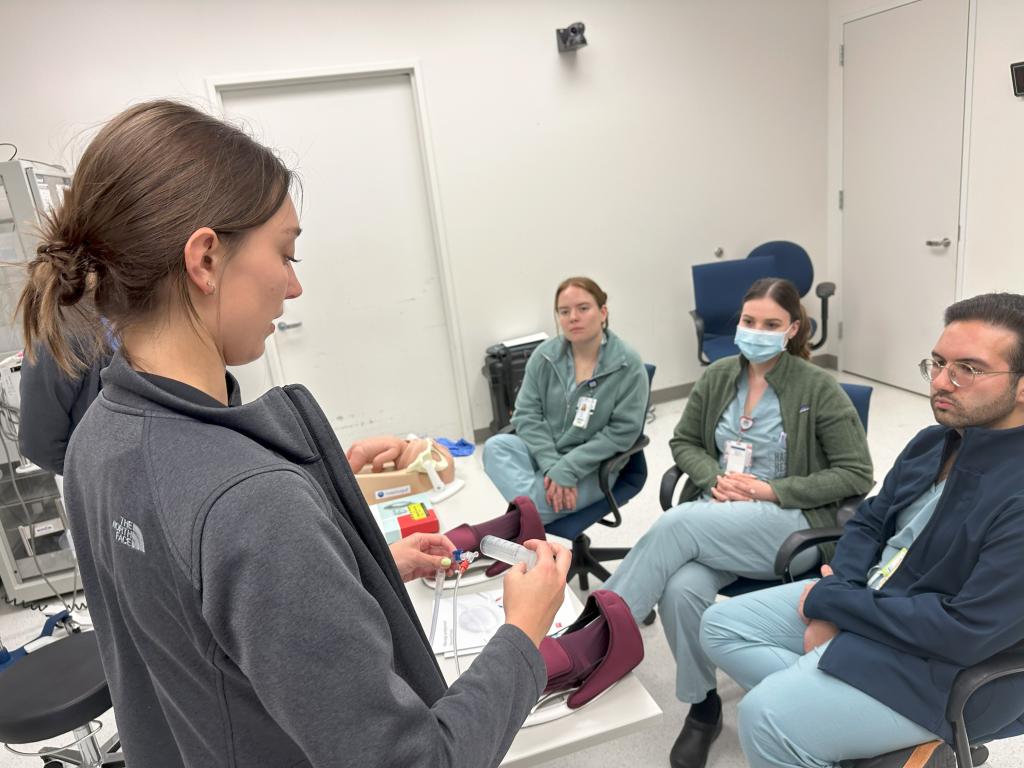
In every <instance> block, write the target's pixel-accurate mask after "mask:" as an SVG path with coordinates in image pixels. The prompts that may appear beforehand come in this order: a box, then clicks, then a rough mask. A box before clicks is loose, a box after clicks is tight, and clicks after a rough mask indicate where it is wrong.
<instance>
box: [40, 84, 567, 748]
mask: <svg viewBox="0 0 1024 768" xmlns="http://www.w3.org/2000/svg"><path fill="white" fill-rule="evenodd" d="M291 183H292V175H291V172H290V171H289V170H288V169H287V168H285V166H284V165H283V164H282V163H281V161H280V160H279V159H278V158H277V157H276V156H275V155H274V153H272V152H271V151H269V150H268V149H266V148H265V147H262V146H260V145H259V144H258V143H256V142H255V141H253V140H252V139H251V138H249V137H248V136H246V135H244V134H243V133H241V132H240V131H238V130H237V129H235V128H233V127H230V126H228V125H225V124H224V123H222V122H220V121H218V120H216V119H214V118H212V117H210V116H208V115H205V114H203V113H201V112H199V111H197V110H195V109H193V108H191V107H188V106H185V105H182V104H177V103H173V102H167V101H155V102H148V103H144V104H140V105H138V106H135V107H132V108H130V109H128V110H126V111H125V112H123V113H121V114H120V115H118V116H117V117H115V118H114V119H113V120H112V121H111V122H109V123H108V124H107V125H106V126H105V127H104V128H103V129H102V130H101V131H100V132H99V134H98V135H97V136H96V138H95V139H94V140H93V141H92V142H91V144H90V146H89V148H88V149H87V150H86V152H85V153H84V154H83V156H82V159H81V162H80V164H79V166H78V169H77V171H76V173H75V176H74V181H73V182H72V185H71V189H70V190H69V191H68V193H67V195H66V196H65V199H64V202H63V205H62V206H60V207H59V208H58V209H57V211H56V212H55V213H54V214H53V215H52V217H51V218H50V220H49V221H48V222H47V223H46V225H45V227H44V233H43V240H42V244H41V245H40V247H39V250H38V254H37V256H36V258H35V259H33V260H32V262H31V263H30V264H29V267H28V270H29V280H28V283H27V286H26V288H25V290H24V293H23V295H22V298H21V305H20V307H21V310H22V312H23V315H24V332H25V343H26V348H27V349H29V350H31V349H34V348H35V346H36V344H41V345H43V346H44V347H45V348H46V349H47V350H48V351H49V352H50V353H51V354H52V355H53V358H54V359H55V360H56V361H57V363H58V364H59V365H60V366H61V368H62V369H64V371H66V372H67V373H69V374H73V373H74V372H75V371H76V370H81V369H82V368H83V367H84V366H86V365H88V364H89V363H90V360H89V359H87V358H88V355H83V354H82V353H81V350H80V349H77V348H70V347H69V346H68V344H67V343H66V341H65V339H66V338H68V336H69V335H70V334H69V333H68V331H69V330H71V329H73V330H74V332H75V334H78V335H79V336H80V335H81V334H86V335H88V334H90V333H91V334H93V335H94V338H95V340H96V342H97V344H96V348H100V347H101V344H100V343H99V342H100V341H102V335H103V334H104V333H106V331H105V329H104V328H103V326H102V325H101V324H100V323H99V321H98V319H97V315H96V313H97V312H98V313H99V315H101V316H103V317H104V318H106V319H107V320H108V321H109V323H110V325H111V327H112V329H113V331H114V332H115V334H116V336H117V338H118V339H119V341H120V351H119V352H118V353H117V354H116V355H115V356H114V359H113V361H112V362H111V364H110V366H109V367H108V368H106V369H105V370H104V371H103V374H102V377H103V388H102V392H101V394H100V396H99V397H98V398H97V400H96V401H95V402H94V403H93V405H92V406H91V407H90V408H89V411H88V412H87V413H86V415H85V417H84V418H83V420H82V421H81V422H80V424H79V425H78V428H77V429H76V431H75V433H74V436H73V437H72V440H71V445H70V448H69V451H68V455H67V460H66V463H65V471H66V477H65V480H66V493H67V501H68V512H69V515H70V518H71V526H72V531H73V534H74V538H75V541H76V543H77V545H78V555H79V558H80V563H81V569H82V578H83V581H84V583H85V591H86V595H87V597H88V600H89V607H90V611H91V613H92V617H93V620H94V622H95V626H96V634H97V637H98V640H99V646H100V649H101V654H102V657H103V666H104V670H105V671H106V674H107V679H108V681H109V683H110V690H111V694H112V697H113V702H114V709H115V713H116V716H117V724H118V728H119V732H120V736H121V741H122V745H123V749H124V753H125V756H126V758H127V760H128V763H129V765H136V766H145V767H146V768H164V767H165V766H166V767H167V768H170V767H172V766H173V767H174V768H180V767H182V766H188V767H189V768H195V767H198V766H218V767H220V766H245V768H251V767H252V766H342V765H345V766H347V765H352V766H368V765H373V766H403V767H405V766H424V768H426V767H427V766H429V767H430V768H438V766H465V767H466V768H470V767H472V768H478V767H479V766H494V765H497V764H498V763H499V762H500V761H501V758H502V757H503V755H504V754H505V751H506V750H507V749H508V746H509V744H510V743H511V742H512V739H513V738H514V736H515V734H516V731H517V730H518V729H519V726H520V725H521V724H522V722H523V720H524V719H525V718H526V715H527V714H528V712H529V710H530V708H531V706H532V705H533V704H534V703H535V702H536V701H537V698H538V696H539V694H540V692H541V691H542V690H543V688H544V685H545V683H546V672H545V667H544V663H543V660H542V659H541V656H540V653H539V652H538V650H537V646H538V645H539V643H540V640H541V638H542V637H543V634H544V632H545V631H546V629H547V628H548V627H549V626H550V625H551V621H552V618H553V616H554V612H555V610H556V609H557V607H558V605H559V604H560V603H561V600H562V595H563V589H564V585H565V575H566V572H567V570H568V566H569V559H570V558H569V553H568V552H566V551H565V550H564V549H562V548H560V547H557V546H554V545H548V544H545V543H543V542H536V543H533V544H531V546H533V547H534V548H535V549H536V550H537V552H538V554H539V555H541V557H540V564H539V565H538V566H537V567H535V568H534V569H532V570H531V571H530V572H529V573H525V572H524V571H523V570H522V568H520V569H513V570H512V571H510V572H509V574H508V576H507V577H506V579H505V583H504V586H505V611H506V620H507V623H506V624H505V625H504V626H503V627H502V628H501V629H500V630H499V631H498V633H497V635H495V637H494V639H493V640H492V641H491V642H490V643H489V644H488V646H487V647H486V648H485V649H484V651H483V653H482V654H481V655H480V657H479V658H478V659H477V660H476V661H475V662H474V663H473V665H472V667H470V668H469V669H468V670H467V671H466V673H465V674H463V675H462V677H460V678H459V679H458V680H457V681H456V682H455V683H454V684H453V685H452V686H451V687H450V688H449V687H447V686H446V684H445V681H444V678H443V677H442V675H441V672H440V670H439V668H438V666H437V663H436V661H435V659H434V656H433V654H432V652H431V650H430V647H429V645H428V644H427V641H426V638H425V637H424V633H423V630H422V628H421V626H420V624H419V622H418V620H417V618H416V615H415V613H414V612H413V610H412V607H411V605H410V603H409V598H408V595H407V594H406V593H405V588H404V585H403V584H402V582H403V581H408V580H410V579H413V578H416V577H418V576H421V575H424V574H432V573H433V572H434V571H435V569H436V568H438V567H439V566H441V565H443V564H444V559H443V558H445V557H446V556H448V555H450V554H451V543H450V542H449V541H448V540H447V539H446V538H445V537H444V536H441V535H436V534H435V535H422V534H421V535H417V536H415V537H412V538H409V539H404V540H402V541H401V542H398V543H396V544H394V545H392V546H391V547H390V549H389V548H388V546H387V545H386V544H385V543H384V541H383V539H382V538H381V536H380V534H379V532H378V531H377V530H376V528H375V526H373V524H372V522H369V517H368V514H369V513H368V510H367V509H366V506H365V504H364V502H363V501H362V499H361V497H360V496H359V494H358V492H357V491H356V490H355V484H354V482H353V481H352V478H351V474H350V470H349V468H348V466H347V464H346V463H345V462H344V459H343V458H342V454H341V453H340V451H339V450H338V449H337V442H336V440H335V439H334V438H333V434H330V435H329V436H328V437H324V436H323V431H322V430H321V432H320V433H318V432H317V427H318V426H323V425H324V424H325V423H326V422H325V420H324V418H323V415H322V413H321V412H320V411H319V409H318V408H317V407H316V406H315V403H312V401H311V400H310V401H309V403H312V404H311V405H310V404H309V403H307V404H306V405H305V406H304V407H305V410H303V408H302V407H299V406H297V401H296V393H298V395H299V396H300V399H301V396H302V395H304V394H305V393H304V390H294V389H293V390H290V391H285V390H281V389H272V390H270V391H269V392H267V393H266V394H265V395H264V396H262V397H260V398H259V399H258V400H256V401H255V402H252V403H248V404H245V405H242V404H241V400H240V397H239V393H238V387H237V385H236V382H235V380H234V379H233V378H232V377H231V375H230V374H228V373H227V371H226V366H228V365H240V364H243V363H247V362H249V361H252V360H255V359H257V358H258V357H259V356H260V355H261V354H262V353H263V348H264V342H265V340H266V337H267V336H269V335H270V333H272V331H273V320H274V319H275V318H276V317H278V316H280V315H281V313H282V311H283V305H284V302H285V301H286V300H288V299H292V298H295V297H297V296H298V295H299V294H300V293H301V291H302V289H301V286H300V285H299V281H298V278H297V277H296V274H295V271H294V266H293V265H294V263H295V262H296V261H297V260H296V259H295V240H296V237H297V236H298V234H299V226H298V217H297V216H296V213H295V208H294V206H293V204H292V201H291V198H290V195H289V189H290V186H291ZM89 348H90V347H89V345H84V346H83V347H82V349H86V350H87V349H89ZM83 358H86V359H83ZM310 414H312V416H311V417H310ZM311 425H312V426H311ZM326 432H327V433H330V430H329V428H328V429H327V430H326ZM318 434H319V438H318Z"/></svg>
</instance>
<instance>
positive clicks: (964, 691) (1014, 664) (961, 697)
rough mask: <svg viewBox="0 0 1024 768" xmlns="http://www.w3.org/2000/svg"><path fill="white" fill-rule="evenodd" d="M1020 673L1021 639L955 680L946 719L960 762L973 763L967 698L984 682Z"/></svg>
mask: <svg viewBox="0 0 1024 768" xmlns="http://www.w3.org/2000/svg"><path fill="white" fill-rule="evenodd" d="M1021 673H1024V643H1018V644H1017V645H1015V646H1013V647H1011V648H1007V649H1006V650H1005V651H1002V652H1001V653H997V654H996V655H995V656H992V657H991V658H989V659H985V661H982V662H980V663H978V664H975V665H974V666H973V667H968V668H967V669H963V670H961V671H960V673H959V674H958V675H957V676H956V678H955V679H954V680H953V689H952V690H951V691H950V693H949V699H948V700H947V701H946V720H947V721H948V722H949V723H950V725H952V726H953V751H954V752H955V753H956V761H957V765H958V766H962V767H964V768H970V767H971V766H973V765H974V761H973V756H972V752H971V743H970V739H969V737H968V734H967V722H966V721H965V720H964V707H966V706H967V700H968V699H970V698H971V695H972V694H973V693H974V692H975V691H977V690H978V689H979V688H981V687H982V686H983V685H985V684H987V683H991V682H992V681H993V680H998V679H999V678H1001V677H1007V676H1009V675H1018V674H1021Z"/></svg>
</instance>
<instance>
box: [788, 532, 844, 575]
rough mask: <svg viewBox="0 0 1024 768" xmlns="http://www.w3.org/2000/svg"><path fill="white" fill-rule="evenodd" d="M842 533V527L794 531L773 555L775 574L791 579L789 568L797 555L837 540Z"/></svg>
mask: <svg viewBox="0 0 1024 768" xmlns="http://www.w3.org/2000/svg"><path fill="white" fill-rule="evenodd" d="M842 535H843V529H842V528H805V529H804V530H802V531H794V532H793V533H791V534H789V536H787V537H786V540H785V541H784V542H782V546H781V547H779V551H778V553H776V555H775V575H776V576H778V577H779V578H781V579H782V580H783V581H785V582H791V581H793V574H792V573H790V570H789V569H790V568H791V567H792V565H793V559H794V558H795V557H796V556H797V555H799V554H800V553H801V552H803V551H804V550H805V549H810V548H811V547H816V546H818V545H819V544H826V543H828V542H830V541H838V540H839V537H840V536H842Z"/></svg>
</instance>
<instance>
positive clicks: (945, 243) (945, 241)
mask: <svg viewBox="0 0 1024 768" xmlns="http://www.w3.org/2000/svg"><path fill="white" fill-rule="evenodd" d="M924 244H925V245H927V246H928V247H929V248H949V246H951V245H952V244H953V241H952V240H950V239H949V238H948V237H944V238H942V239H941V240H925V241H924ZM278 327H279V328H280V325H278Z"/></svg>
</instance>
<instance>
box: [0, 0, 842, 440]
mask: <svg viewBox="0 0 1024 768" xmlns="http://www.w3.org/2000/svg"><path fill="white" fill-rule="evenodd" d="M580 19H582V20H583V21H584V22H586V24H587V36H588V39H589V40H590V46H589V47H588V48H586V49H584V50H582V51H580V52H579V53H577V54H575V55H568V56H559V55H558V54H557V52H556V47H555V34H554V29H555V28H556V27H558V26H565V25H566V24H567V23H569V22H572V21H576V20H580ZM827 22H828V8H827V6H826V4H824V3H821V2H820V0H773V2H771V3H765V2H763V0H728V2H725V1H723V0H685V1H681V0H635V1H634V2H629V3H625V2H615V1H613V0H607V1H604V2H594V1H592V2H547V1H544V0H520V1H518V2H511V1H508V2H488V1H485V0H478V1H477V2H473V3H464V2H457V1H456V0H433V1H432V2H417V1H414V0H409V1H408V2H401V1H400V0H378V1H376V2H371V1H370V0H363V1H362V2H327V1H326V0H324V1H323V2H313V1H312V0H306V1H305V2H295V3H291V4H282V3H279V2H276V1H275V2H265V1H262V0H258V1H255V2H254V1H249V2H235V1H233V0H231V1H229V0H224V1H222V2H213V3H210V2H198V1H197V0H192V1H191V2H185V1H183V0H165V1H163V2H157V1H155V0H154V1H150V2H139V0H104V1H103V2H99V3H88V4H83V3H80V2H77V1H67V0H65V1H63V2H62V1H61V0H52V1H51V2H47V3H38V2H35V1H34V0H14V1H8V2H5V3H4V25H5V28H7V29H20V30H26V31H28V30H34V31H37V32H39V33H45V35H46V38H47V39H48V41H49V42H48V43H47V44H46V45H43V44H41V43H40V41H39V39H37V38H36V37H34V36H33V35H32V34H24V35H17V36H15V35H8V36H6V40H7V41H8V44H9V45H10V46H11V47H7V48H4V49H2V50H0V73H3V74H2V77H3V80H2V81H0V104H2V105H3V114H2V119H0V134H2V135H0V141H14V142H16V143H17V144H19V146H20V147H21V150H22V154H23V155H24V156H28V157H38V158H40V159H47V158H57V157H61V156H64V157H65V160H68V161H72V160H73V157H69V156H68V154H69V152H68V148H67V145H68V142H69V140H70V139H71V138H72V137H73V136H74V135H75V134H76V132H78V131H80V130H82V129H83V128H85V127H87V126H89V125H91V124H95V123H97V122H99V121H102V120H103V119H105V118H107V117H109V116H111V115H112V114H114V113H116V112H117V111H118V110H120V109H121V108H123V107H124V106H126V105H127V104H129V103H131V102H133V101H138V100H142V99H145V98H150V97H156V96H176V97H181V96H185V97H191V98H193V99H194V100H195V101H196V102H197V103H203V100H204V98H205V97H204V94H205V91H204V84H203V78H204V77H206V76H209V75H215V74H226V73H239V72H260V71H275V70H295V69H301V68H305V67H319V66H329V65H340V64H352V63H360V62H382V61H389V60H397V59H408V58H416V59H418V60H419V61H420V63H421V65H422V73H423V78H424V84H425V88H426V99H427V110H428V114H429V119H430V122H431V127H432V132H433V143H434V150H435V155H436V160H437V168H438V176H439V185H440V193H441V204H442V207H443V211H444V218H445V226H446V229H447V236H448V248H449V254H450V258H451V263H452V271H453V275H454V282H455V290H456V300H457V302H458V306H459V313H460V317H459V321H460V324H461V327H462V332H463V347H464V350H465V364H466V370H467V377H468V380H469V388H470V393H471V399H472V410H473V420H474V424H475V426H476V427H482V426H485V425H486V424H487V422H488V421H489V420H490V416H491V414H490V403H489V399H488V394H487V384H486V381H485V380H484V378H483V376H482V375H480V373H479V370H480V366H481V364H482V358H483V350H484V348H485V347H486V346H488V345H489V344H491V343H493V342H495V341H498V340H500V339H502V338H507V337H509V336H515V335H520V334H523V333H527V332H531V331H534V330H537V329H541V328H543V329H546V330H548V331H553V330H554V322H553V319H552V314H551V304H552V299H553V296H552V294H553V290H554V287H555V285H556V284H557V282H558V281H559V280H560V279H561V278H563V277H565V276H567V275H569V274H573V273H583V274H588V275H591V276H593V277H594V278H595V279H597V280H598V282H599V283H601V284H602V286H603V287H604V288H605V289H606V290H607V292H608V294H609V297H610V299H609V308H610V311H611V322H612V326H613V327H614V328H615V329H616V330H617V331H619V332H620V333H621V335H622V336H624V337H625V338H626V339H627V340H628V341H630V342H631V343H632V344H633V345H634V346H635V347H636V348H637V349H638V350H639V351H640V352H641V354H642V355H643V357H644V358H645V359H647V360H650V361H651V362H654V363H657V364H658V366H659V370H658V377H657V379H656V382H655V386H656V388H665V387H669V386H673V385H678V384H682V383H685V382H689V381H693V380H695V379H696V378H697V376H698V375H699V368H698V365H697V363H696V353H695V340H694V334H693V330H692V325H691V323H690V319H689V317H688V315H687V312H688V310H689V309H690V308H691V307H692V287H691V283H690V272H689V267H690V265H691V264H693V263H699V262H703V261H709V260H711V259H712V258H713V256H712V252H713V250H714V249H715V247H716V246H721V247H723V248H724V249H725V252H726V257H727V258H742V257H743V256H745V255H746V253H747V252H748V251H749V250H750V249H751V248H752V247H753V246H755V245H757V244H758V243H760V242H763V241H765V240H771V239H777V238H785V239H792V240H795V241H797V242H800V243H802V244H803V245H804V246H805V247H806V248H807V249H808V251H809V252H810V253H811V255H812V258H813V259H814V260H815V263H816V265H817V266H818V268H819V274H818V276H817V277H818V279H827V278H828V277H829V275H828V274H827V270H825V269H824V268H823V267H824V265H825V259H824V251H825V244H826V238H825V231H826V230H825V216H826V214H825V209H826V202H827V196H826V194H825V192H826V162H825V161H826V130H825V125H826V82H827V81H826V73H827V68H826V66H825V62H826V55H827V42H828V34H827V29H828V27H827ZM14 73H18V76H17V77H15V76H14ZM836 274H838V272H837V271H836V272H833V277H834V275H836Z"/></svg>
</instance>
